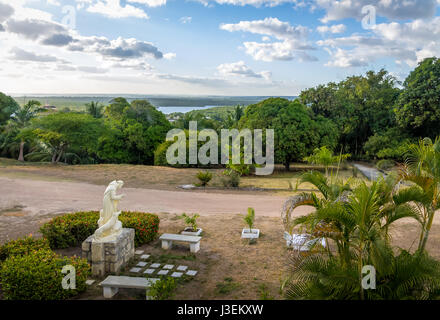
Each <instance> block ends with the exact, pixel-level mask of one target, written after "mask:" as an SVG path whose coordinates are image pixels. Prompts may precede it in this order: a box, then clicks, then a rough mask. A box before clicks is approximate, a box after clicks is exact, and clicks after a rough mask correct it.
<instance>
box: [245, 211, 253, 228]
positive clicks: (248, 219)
mask: <svg viewBox="0 0 440 320" xmlns="http://www.w3.org/2000/svg"><path fill="white" fill-rule="evenodd" d="M243 220H244V223H245V224H246V225H247V226H248V227H249V229H251V230H252V227H253V226H254V222H255V210H254V208H248V213H247V215H245V216H244V218H243Z"/></svg>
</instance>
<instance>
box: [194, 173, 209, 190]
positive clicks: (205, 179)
mask: <svg viewBox="0 0 440 320" xmlns="http://www.w3.org/2000/svg"><path fill="white" fill-rule="evenodd" d="M197 179H199V180H200V183H201V185H202V187H206V185H207V184H208V183H209V181H211V179H212V173H211V172H209V171H205V172H202V171H199V172H198V173H197Z"/></svg>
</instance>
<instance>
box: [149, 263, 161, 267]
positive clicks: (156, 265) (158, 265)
mask: <svg viewBox="0 0 440 320" xmlns="http://www.w3.org/2000/svg"><path fill="white" fill-rule="evenodd" d="M159 267H160V263H153V264H152V265H151V266H150V268H159Z"/></svg>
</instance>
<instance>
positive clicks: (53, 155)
mask: <svg viewBox="0 0 440 320" xmlns="http://www.w3.org/2000/svg"><path fill="white" fill-rule="evenodd" d="M56 159H57V152H56V151H54V152H53V154H52V164H55V161H56Z"/></svg>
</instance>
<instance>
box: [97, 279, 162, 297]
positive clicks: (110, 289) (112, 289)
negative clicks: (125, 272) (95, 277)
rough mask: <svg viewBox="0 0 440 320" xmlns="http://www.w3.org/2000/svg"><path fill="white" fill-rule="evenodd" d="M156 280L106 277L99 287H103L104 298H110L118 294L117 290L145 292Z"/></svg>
mask: <svg viewBox="0 0 440 320" xmlns="http://www.w3.org/2000/svg"><path fill="white" fill-rule="evenodd" d="M158 280H159V279H157V278H150V279H148V278H142V277H127V276H108V277H107V278H105V280H104V281H102V282H101V283H100V284H99V285H100V286H101V287H103V293H104V298H112V297H113V296H114V295H115V294H117V293H118V291H119V288H129V289H144V290H146V289H147V288H148V287H150V286H151V285H152V284H153V283H155V282H156V281H158Z"/></svg>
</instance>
